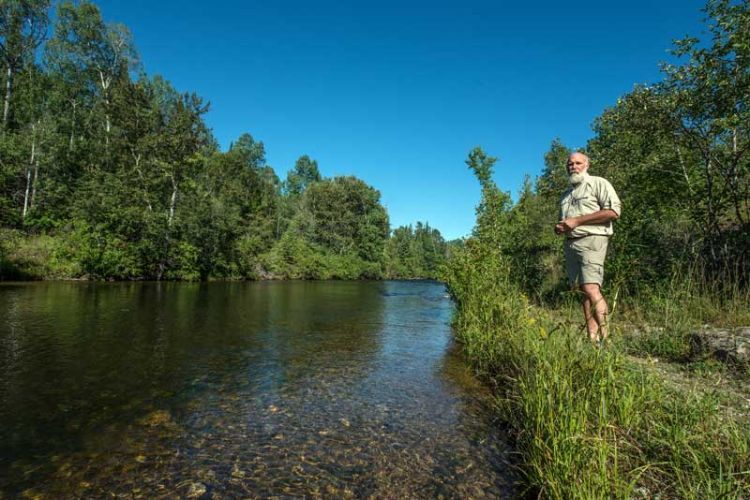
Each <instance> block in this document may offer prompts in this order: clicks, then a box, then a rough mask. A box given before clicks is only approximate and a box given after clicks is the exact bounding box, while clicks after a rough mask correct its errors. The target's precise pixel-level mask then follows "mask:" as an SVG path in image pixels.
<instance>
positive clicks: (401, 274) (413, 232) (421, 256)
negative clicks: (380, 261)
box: [385, 222, 448, 279]
mask: <svg viewBox="0 0 750 500" xmlns="http://www.w3.org/2000/svg"><path fill="white" fill-rule="evenodd" d="M447 251H448V246H447V244H446V242H445V240H444V239H443V237H442V236H441V235H440V231H438V230H437V229H433V228H431V227H430V225H429V224H427V223H425V224H423V223H421V222H417V225H416V227H415V228H412V226H401V227H398V228H396V229H394V230H393V233H392V234H391V237H390V238H389V239H388V242H387V244H386V249H385V267H386V271H385V273H386V276H387V277H389V278H431V279H437V277H438V276H439V272H440V269H441V268H442V266H443V265H444V264H445V259H446V255H447Z"/></svg>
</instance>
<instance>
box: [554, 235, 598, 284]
mask: <svg viewBox="0 0 750 500" xmlns="http://www.w3.org/2000/svg"><path fill="white" fill-rule="evenodd" d="M608 243H609V236H600V235H589V236H583V237H581V238H569V239H566V240H565V246H564V248H565V269H566V271H567V272H568V283H570V284H571V285H576V284H578V285H583V284H586V283H597V284H598V285H599V286H601V285H602V282H603V281H604V259H605V257H606V256H607V244H608Z"/></svg>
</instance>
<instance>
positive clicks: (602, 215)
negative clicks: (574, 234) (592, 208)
mask: <svg viewBox="0 0 750 500" xmlns="http://www.w3.org/2000/svg"><path fill="white" fill-rule="evenodd" d="M571 218H572V219H573V220H574V221H575V225H576V226H583V225H585V224H604V223H605V222H609V221H611V220H616V219H617V218H618V216H617V212H615V211H614V210H611V209H609V208H608V209H605V210H599V211H598V212H594V213H593V214H586V215H580V216H578V217H571Z"/></svg>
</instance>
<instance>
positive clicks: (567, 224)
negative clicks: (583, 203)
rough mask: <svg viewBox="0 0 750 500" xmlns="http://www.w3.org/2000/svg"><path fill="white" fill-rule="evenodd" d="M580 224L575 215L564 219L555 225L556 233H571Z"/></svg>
mask: <svg viewBox="0 0 750 500" xmlns="http://www.w3.org/2000/svg"><path fill="white" fill-rule="evenodd" d="M579 225H580V223H579V222H578V220H576V218H575V217H570V218H567V219H563V220H561V221H560V222H558V223H557V224H556V225H555V234H564V233H569V232H570V231H572V230H573V229H575V228H577V227H578V226H579Z"/></svg>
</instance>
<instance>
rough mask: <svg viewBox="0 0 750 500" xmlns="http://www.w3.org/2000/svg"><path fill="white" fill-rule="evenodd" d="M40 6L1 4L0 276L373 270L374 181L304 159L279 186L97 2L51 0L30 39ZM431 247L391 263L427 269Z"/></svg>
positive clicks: (431, 267)
mask: <svg viewBox="0 0 750 500" xmlns="http://www.w3.org/2000/svg"><path fill="white" fill-rule="evenodd" d="M49 7H50V2H49V1H46V0H38V1H31V0H28V1H26V0H23V1H20V0H19V1H15V0H14V1H9V2H3V3H2V5H1V6H0V61H2V62H4V63H5V67H6V68H9V69H10V71H9V72H8V71H5V72H3V75H2V78H4V79H5V80H4V81H3V82H2V83H3V87H2V88H8V89H11V90H12V91H9V92H8V94H7V95H6V96H5V99H4V103H5V104H6V106H4V108H5V109H4V113H3V129H4V133H3V134H0V157H2V160H3V161H2V162H0V228H6V229H8V230H10V231H11V232H12V234H13V235H14V237H13V238H11V239H9V240H8V241H6V243H5V244H4V247H3V248H4V253H3V261H2V266H3V267H2V269H4V271H2V276H3V277H4V278H8V277H10V276H11V275H12V276H15V277H18V278H23V277H37V278H38V277H45V278H54V277H75V278H79V277H86V278H91V279H157V280H161V279H180V280H195V279H211V278H231V279H257V278H285V277H286V278H306V279H312V278H342V279H350V278H380V277H383V276H384V275H385V265H386V248H385V245H386V242H387V240H388V237H389V225H388V214H387V212H386V210H385V208H384V207H383V206H382V205H381V203H380V194H379V193H378V192H377V191H376V190H375V189H373V188H372V187H370V186H368V185H366V184H365V183H364V182H362V181H361V180H359V179H356V178H354V177H338V178H334V179H323V178H322V176H321V175H320V171H319V170H318V164H317V162H316V161H315V160H313V159H312V158H310V157H309V156H306V155H303V156H301V157H300V158H299V159H298V160H297V162H296V164H295V166H294V169H293V170H292V171H291V172H289V173H288V175H287V177H286V180H285V181H284V182H282V181H281V180H280V179H279V177H278V176H277V175H276V173H275V172H274V170H273V168H272V167H271V166H269V165H267V164H266V159H265V156H266V154H265V147H264V145H263V143H262V142H260V141H257V140H255V139H254V138H253V137H252V136H251V135H250V134H242V135H241V136H240V137H239V138H238V139H237V140H236V141H235V142H234V143H233V144H232V145H231V147H230V148H229V150H228V151H226V152H221V151H219V148H218V146H217V143H216V140H215V138H214V137H213V136H212V135H211V132H210V130H209V128H208V127H207V126H206V124H205V122H204V119H203V116H204V115H205V113H206V112H207V110H208V105H207V104H206V103H205V102H204V101H203V100H202V99H201V98H200V97H199V96H197V95H195V94H192V93H181V92H179V91H178V90H177V89H175V88H173V87H172V85H171V84H170V83H169V82H168V81H166V80H165V79H164V78H162V77H160V76H158V75H156V76H153V77H149V76H148V75H146V74H145V73H144V72H143V70H142V68H141V67H140V66H139V64H138V53H137V50H136V48H135V45H134V43H133V40H132V37H131V35H130V33H129V31H128V29H127V28H126V27H124V26H122V25H117V24H112V23H107V22H106V21H105V20H104V19H103V18H102V16H101V12H100V11H99V8H98V7H97V6H96V5H95V4H94V3H92V2H90V1H85V0H83V1H79V2H74V1H70V0H65V1H62V2H60V3H59V4H58V5H57V6H56V9H57V11H56V13H55V15H54V16H52V18H53V26H52V29H51V30H50V31H51V34H50V37H49V40H48V41H47V42H46V43H45V44H44V46H40V44H41V42H42V41H43V39H44V36H43V35H44V34H45V32H46V27H47V23H48V19H49V17H50V16H49V15H48V10H49ZM37 49H38V50H37ZM38 55H41V56H42V57H41V60H39V61H38V60H37V56H38ZM9 78H10V80H9ZM6 83H7V84H8V85H7V86H6V85H5V84H6ZM419 231H421V229H420V230H419ZM429 231H432V230H431V229H429V228H428V232H429ZM9 234H10V233H9ZM419 234H420V236H419V238H420V242H421V243H420V244H423V246H424V244H426V242H428V241H429V242H430V243H431V244H432V246H433V247H436V248H439V247H440V241H441V240H440V239H439V238H437V239H435V235H432V234H429V235H428V236H429V237H428V238H427V239H426V240H425V241H424V242H423V241H422V239H424V238H423V236H424V235H422V233H421V232H420V233H419ZM437 236H439V234H438V235H437ZM42 242H45V243H42ZM50 245H51V246H50ZM48 247H49V248H48ZM52 247H54V248H52ZM43 248H48V250H45V251H41V249H43ZM21 249H24V250H30V251H31V250H32V249H36V250H33V251H31V255H33V257H29V258H26V257H24V255H23V253H22V252H20V250H21ZM434 250H435V248H432V249H431V250H430V251H426V252H422V253H421V254H420V255H421V257H420V259H421V260H419V261H418V262H417V261H415V262H413V263H410V264H409V265H408V266H401V267H400V268H399V275H400V276H409V277H412V276H423V275H434V273H435V269H436V268H437V265H438V264H439V263H438V262H437V261H438V260H439V258H438V257H437V256H436V254H435V252H434ZM433 254H435V255H433ZM42 255H44V256H46V257H44V258H45V259H47V260H48V261H49V262H50V263H49V264H48V265H47V264H44V262H42V257H41V256H42ZM57 255H59V256H61V259H62V260H61V262H64V263H65V264H64V265H62V264H61V265H59V266H58V265H57V264H55V263H54V262H55V258H56V257H55V256H57ZM411 265H414V266H418V267H414V268H413V267H409V266H411Z"/></svg>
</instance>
